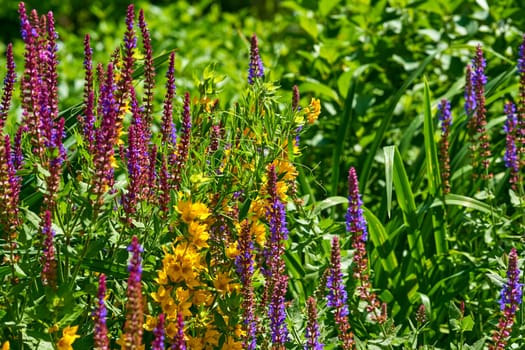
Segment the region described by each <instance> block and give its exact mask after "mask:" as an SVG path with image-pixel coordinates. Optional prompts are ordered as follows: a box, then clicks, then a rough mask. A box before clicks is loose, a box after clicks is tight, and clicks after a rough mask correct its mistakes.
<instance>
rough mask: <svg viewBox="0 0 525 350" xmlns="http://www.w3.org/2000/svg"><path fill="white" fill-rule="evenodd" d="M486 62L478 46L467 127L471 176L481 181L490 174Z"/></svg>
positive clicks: (473, 60) (474, 62)
mask: <svg viewBox="0 0 525 350" xmlns="http://www.w3.org/2000/svg"><path fill="white" fill-rule="evenodd" d="M485 67H486V62H485V59H484V58H483V50H482V49H481V46H480V45H478V46H477V48H476V55H475V56H474V58H473V59H472V74H471V80H472V89H473V92H474V98H475V101H476V103H475V106H476V107H475V110H474V114H473V115H472V116H471V117H470V119H469V123H468V127H469V132H470V135H471V141H470V143H471V145H470V150H471V157H472V167H473V175H474V176H477V174H482V175H481V177H482V178H483V179H489V178H491V177H492V174H490V173H489V166H490V159H489V157H490V154H491V152H490V149H489V146H490V144H489V135H488V133H487V130H486V126H487V110H486V108H485V84H486V83H487V77H486V76H485Z"/></svg>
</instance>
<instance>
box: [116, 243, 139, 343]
mask: <svg viewBox="0 0 525 350" xmlns="http://www.w3.org/2000/svg"><path fill="white" fill-rule="evenodd" d="M128 251H129V252H131V259H130V261H129V264H128V271H129V278H128V288H127V296H128V301H127V303H126V323H125V324H124V334H123V335H122V337H123V339H122V341H123V344H121V345H122V346H123V349H129V350H131V349H140V347H141V346H142V326H143V324H144V313H143V303H142V285H141V281H142V258H141V253H142V252H143V251H144V250H143V248H142V246H141V245H140V244H139V240H138V238H137V236H133V238H132V240H131V244H130V246H129V247H128Z"/></svg>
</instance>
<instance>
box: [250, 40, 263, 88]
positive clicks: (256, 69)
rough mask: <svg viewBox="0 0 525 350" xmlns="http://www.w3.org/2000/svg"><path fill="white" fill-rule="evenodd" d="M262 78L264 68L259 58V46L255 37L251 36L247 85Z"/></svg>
mask: <svg viewBox="0 0 525 350" xmlns="http://www.w3.org/2000/svg"><path fill="white" fill-rule="evenodd" d="M262 77H264V66H263V63H262V60H261V57H260V56H259V44H258V42H257V36H256V35H255V34H253V35H252V38H251V41H250V68H249V69H248V83H250V85H253V84H254V83H255V79H257V78H262Z"/></svg>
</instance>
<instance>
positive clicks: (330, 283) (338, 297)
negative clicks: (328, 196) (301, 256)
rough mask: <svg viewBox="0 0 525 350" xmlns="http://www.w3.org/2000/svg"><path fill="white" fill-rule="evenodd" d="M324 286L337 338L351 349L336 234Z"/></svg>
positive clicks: (352, 341) (351, 343)
mask: <svg viewBox="0 0 525 350" xmlns="http://www.w3.org/2000/svg"><path fill="white" fill-rule="evenodd" d="M326 288H327V289H328V295H327V300H328V302H327V304H326V305H327V306H328V307H331V308H334V318H335V323H336V324H337V327H338V330H339V333H338V337H339V340H341V342H342V343H343V344H342V345H343V349H345V350H347V349H352V348H353V346H354V336H353V334H352V332H351V331H350V323H349V322H348V315H349V311H348V305H347V303H346V302H347V299H348V295H347V293H346V290H345V287H344V282H343V272H342V271H341V252H340V247H339V238H338V237H337V236H335V237H334V238H333V239H332V254H331V259H330V270H329V274H328V278H327V280H326Z"/></svg>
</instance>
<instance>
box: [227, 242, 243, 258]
mask: <svg viewBox="0 0 525 350" xmlns="http://www.w3.org/2000/svg"><path fill="white" fill-rule="evenodd" d="M238 248H239V247H238V246H237V242H233V243H230V244H228V246H227V247H226V256H227V257H228V258H230V259H233V258H235V257H236V256H237V255H239V254H240V252H239V249H238Z"/></svg>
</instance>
